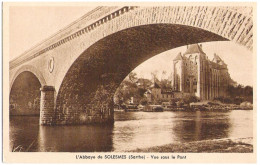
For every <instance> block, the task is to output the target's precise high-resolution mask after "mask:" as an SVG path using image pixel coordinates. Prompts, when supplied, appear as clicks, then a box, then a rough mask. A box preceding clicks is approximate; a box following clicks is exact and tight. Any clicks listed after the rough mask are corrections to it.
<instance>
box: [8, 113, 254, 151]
mask: <svg viewBox="0 0 260 165" xmlns="http://www.w3.org/2000/svg"><path fill="white" fill-rule="evenodd" d="M114 117H115V123H114V125H113V126H96V125H77V126H53V127H49V126H39V117H32V116H31V117H30V116H27V117H26V116H12V117H11V118H10V151H11V150H12V149H13V147H14V148H17V150H18V149H21V151H32V152H35V151H38V152H46V151H50V152H51V151H52V152H93V151H97V152H108V151H127V150H134V149H137V148H146V147H153V146H159V145H164V144H168V143H178V142H191V141H199V140H208V139H220V138H240V137H253V111H251V110H249V111H243V110H234V111H228V112H200V111H197V112H115V114H114ZM18 146H19V147H18Z"/></svg>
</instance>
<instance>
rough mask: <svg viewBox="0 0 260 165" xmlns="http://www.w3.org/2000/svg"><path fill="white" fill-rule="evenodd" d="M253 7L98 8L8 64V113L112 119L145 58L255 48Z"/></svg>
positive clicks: (45, 118) (67, 120)
mask: <svg viewBox="0 0 260 165" xmlns="http://www.w3.org/2000/svg"><path fill="white" fill-rule="evenodd" d="M252 11H253V9H252V8H251V7H214V6H167V7H137V6H124V7H97V8H95V9H94V10H92V11H90V12H89V13H87V14H86V15H84V16H83V17H81V18H80V19H78V20H77V21H75V22H73V23H72V24H70V25H69V26H67V27H66V28H64V29H62V30H60V31H58V32H57V33H56V34H54V35H53V36H51V37H50V38H48V39H46V40H44V41H43V42H41V43H40V44H38V45H36V46H34V47H33V48H31V49H30V50H28V51H27V52H25V53H24V54H22V55H21V56H19V57H17V58H15V59H14V60H12V61H10V76H9V78H10V115H40V124H42V125H55V124H56V125H59V124H87V123H111V122H113V95H114V93H115V90H116V89H117V87H118V86H119V84H120V83H121V82H122V80H123V79H124V78H125V77H126V76H127V75H128V74H129V73H130V72H131V71H132V70H133V69H134V68H135V67H137V66H138V65H139V64H141V63H142V62H144V61H146V60H147V59H149V58H151V57H153V56H155V55H157V54H159V53H162V52H164V51H167V50H169V49H173V48H176V47H180V46H183V45H187V44H194V43H201V42H209V41H227V40H229V41H233V42H235V43H237V44H239V45H242V46H244V47H246V48H247V49H249V50H251V51H252V50H253V17H252V15H253V14H252V13H253V12H252Z"/></svg>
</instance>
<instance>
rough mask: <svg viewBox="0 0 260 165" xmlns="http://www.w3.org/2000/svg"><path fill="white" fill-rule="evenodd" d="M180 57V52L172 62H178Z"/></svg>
mask: <svg viewBox="0 0 260 165" xmlns="http://www.w3.org/2000/svg"><path fill="white" fill-rule="evenodd" d="M182 59H183V58H182V55H181V52H180V53H179V54H178V55H177V56H176V57H175V58H174V60H173V61H178V60H182Z"/></svg>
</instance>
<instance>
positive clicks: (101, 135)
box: [37, 125, 113, 152]
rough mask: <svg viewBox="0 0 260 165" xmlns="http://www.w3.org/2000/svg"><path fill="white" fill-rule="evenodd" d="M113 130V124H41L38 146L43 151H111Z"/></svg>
mask: <svg viewBox="0 0 260 165" xmlns="http://www.w3.org/2000/svg"><path fill="white" fill-rule="evenodd" d="M112 132H113V126H97V125H92V126H54V127H48V126H47V127H46V126H40V127H39V136H38V147H37V148H38V149H39V151H41V152H45V151H55V152H57V151H63V152H101V151H104V152H106V151H111V150H112V146H113V145H112Z"/></svg>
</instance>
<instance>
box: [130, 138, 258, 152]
mask: <svg viewBox="0 0 260 165" xmlns="http://www.w3.org/2000/svg"><path fill="white" fill-rule="evenodd" d="M130 152H176V153H177V152H178V153H212V152H214V153H250V152H253V138H238V139H217V140H203V141H195V142H188V143H174V144H167V145H163V146H156V147H151V148H144V149H136V150H133V151H130Z"/></svg>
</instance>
